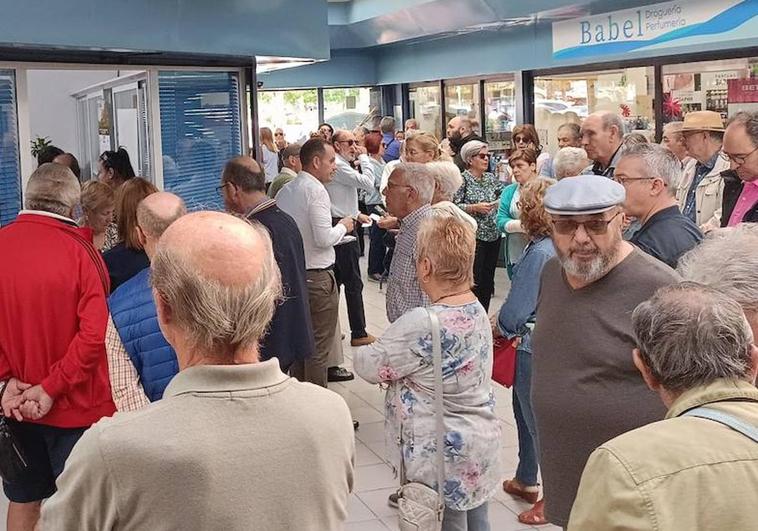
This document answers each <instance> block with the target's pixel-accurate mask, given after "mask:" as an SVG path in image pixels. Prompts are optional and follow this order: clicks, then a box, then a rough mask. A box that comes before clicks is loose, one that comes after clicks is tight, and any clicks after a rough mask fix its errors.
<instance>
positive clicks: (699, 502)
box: [546, 380, 758, 531]
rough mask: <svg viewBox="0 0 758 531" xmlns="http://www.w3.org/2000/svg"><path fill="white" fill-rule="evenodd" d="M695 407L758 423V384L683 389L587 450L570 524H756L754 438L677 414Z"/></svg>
mask: <svg viewBox="0 0 758 531" xmlns="http://www.w3.org/2000/svg"><path fill="white" fill-rule="evenodd" d="M700 406H707V407H708V408H711V409H716V410H719V411H721V412H723V413H726V414H728V415H731V416H733V417H736V418H738V419H740V420H742V421H743V422H746V423H748V424H751V425H753V426H758V390H757V389H756V388H755V386H754V385H752V384H750V383H748V382H745V381H737V382H735V381H731V380H717V381H715V382H713V383H711V384H709V385H707V386H702V387H698V388H695V389H690V390H689V391H686V392H685V393H684V394H682V395H681V396H680V397H679V398H678V399H677V400H676V401H675V402H674V403H673V404H672V406H671V409H669V411H668V413H667V415H666V419H665V420H662V421H659V422H654V423H653V424H648V425H647V426H643V427H641V428H638V429H636V430H632V431H630V432H628V433H625V434H623V435H620V436H618V437H616V438H615V439H612V440H610V441H608V442H607V443H605V444H604V445H602V446H600V447H599V448H598V449H597V450H595V451H594V452H593V453H592V455H591V456H590V459H589V461H588V462H587V466H586V467H585V469H584V473H583V474H582V480H581V483H580V485H579V491H578V493H577V497H576V500H575V502H574V506H573V509H572V511H571V519H570V521H569V526H568V529H569V531H579V530H581V531H595V530H598V531H599V530H603V531H607V530H621V529H623V530H626V531H634V530H643V529H644V530H662V531H674V530H676V531H681V530H699V531H706V530H708V531H710V530H714V531H716V530H718V531H721V530H724V531H727V530H729V531H738V530H747V529H756V522H757V521H758V444H756V443H755V442H754V441H753V440H751V439H749V438H748V437H746V436H745V435H743V434H742V433H739V432H737V431H735V430H733V429H731V428H729V427H727V426H724V425H723V424H720V423H718V422H714V421H712V420H707V419H702V418H694V417H681V416H680V415H682V413H684V412H686V411H688V410H690V409H693V408H696V407H700ZM546 503H548V504H549V503H550V500H546Z"/></svg>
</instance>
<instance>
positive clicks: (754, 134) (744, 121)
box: [727, 111, 758, 146]
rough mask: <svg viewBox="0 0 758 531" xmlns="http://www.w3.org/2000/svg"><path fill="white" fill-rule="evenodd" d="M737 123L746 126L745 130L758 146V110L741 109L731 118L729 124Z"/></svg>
mask: <svg viewBox="0 0 758 531" xmlns="http://www.w3.org/2000/svg"><path fill="white" fill-rule="evenodd" d="M735 123H736V124H741V125H743V126H745V131H746V132H747V134H748V136H749V137H750V140H751V141H752V142H753V145H754V146H758V111H755V112H746V111H740V112H738V113H737V114H735V115H734V117H733V118H732V119H731V120H729V123H728V124H727V126H730V125H732V124H735Z"/></svg>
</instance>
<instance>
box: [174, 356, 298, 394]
mask: <svg viewBox="0 0 758 531" xmlns="http://www.w3.org/2000/svg"><path fill="white" fill-rule="evenodd" d="M287 380H289V377H288V376H287V375H286V374H284V373H283V372H282V371H281V369H279V360H277V359H276V358H272V359H270V360H267V361H262V362H259V363H249V364H245V365H198V366H195V367H189V368H187V369H184V370H182V371H179V373H178V374H177V375H176V376H174V378H173V379H172V380H171V383H169V384H168V387H166V391H165V392H164V397H170V396H177V395H183V394H187V393H219V392H231V391H251V390H256V389H266V388H270V387H273V386H276V385H280V384H282V383H284V382H286V381H287Z"/></svg>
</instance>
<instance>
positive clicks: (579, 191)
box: [544, 175, 626, 216]
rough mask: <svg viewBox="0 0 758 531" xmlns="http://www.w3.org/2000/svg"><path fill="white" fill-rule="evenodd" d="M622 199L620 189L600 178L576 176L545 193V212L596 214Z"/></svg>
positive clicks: (621, 190)
mask: <svg viewBox="0 0 758 531" xmlns="http://www.w3.org/2000/svg"><path fill="white" fill-rule="evenodd" d="M625 198H626V191H625V190H624V187H623V186H622V185H620V184H619V183H617V182H616V181H614V180H612V179H609V178H608V177H603V176H601V175H579V176H578V177H568V178H566V179H561V180H560V181H558V183H557V184H555V185H553V186H551V187H550V188H548V189H547V191H546V192H545V200H544V204H545V211H546V212H547V213H548V214H557V215H561V216H582V215H587V214H599V213H601V212H605V211H606V210H609V209H611V208H613V207H615V206H616V205H620V204H621V203H623V202H624V199H625Z"/></svg>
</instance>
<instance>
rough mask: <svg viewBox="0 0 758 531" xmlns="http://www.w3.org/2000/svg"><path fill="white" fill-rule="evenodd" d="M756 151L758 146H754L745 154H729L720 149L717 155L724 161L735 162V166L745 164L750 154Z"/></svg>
mask: <svg viewBox="0 0 758 531" xmlns="http://www.w3.org/2000/svg"><path fill="white" fill-rule="evenodd" d="M756 151H758V147H756V148H755V149H754V150H753V151H751V152H750V153H747V154H745V155H730V154H729V153H727V152H726V151H722V152H721V153H720V154H719V156H720V157H721V158H722V159H724V160H726V161H729V162H733V163H735V164H736V165H737V166H742V165H743V164H745V161H746V160H747V159H748V157H749V156H750V155H752V154H753V153H755V152H756Z"/></svg>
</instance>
